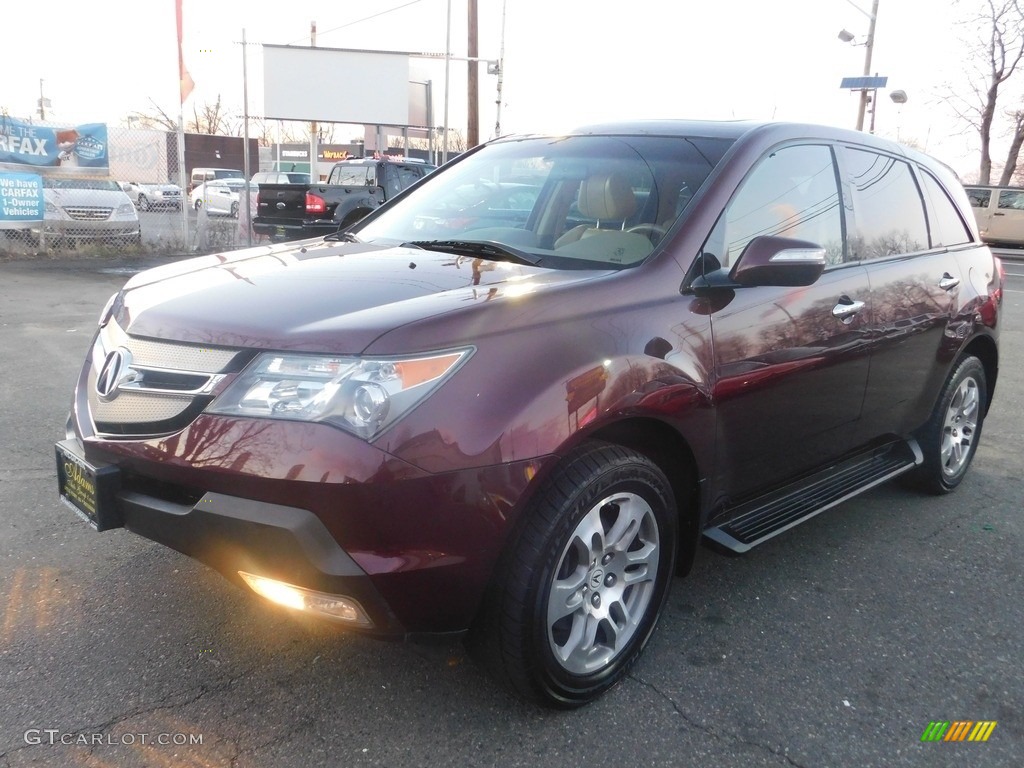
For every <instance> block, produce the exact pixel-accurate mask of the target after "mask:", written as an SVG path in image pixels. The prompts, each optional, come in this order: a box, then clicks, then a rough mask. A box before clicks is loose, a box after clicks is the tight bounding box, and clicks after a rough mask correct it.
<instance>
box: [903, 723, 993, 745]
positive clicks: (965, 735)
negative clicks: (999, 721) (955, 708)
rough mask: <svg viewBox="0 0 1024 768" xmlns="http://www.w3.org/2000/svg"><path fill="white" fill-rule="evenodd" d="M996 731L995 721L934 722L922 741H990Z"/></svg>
mask: <svg viewBox="0 0 1024 768" xmlns="http://www.w3.org/2000/svg"><path fill="white" fill-rule="evenodd" d="M995 729H996V721H995V720H979V721H977V722H975V721H973V720H954V721H953V722H950V721H949V720H933V721H932V722H930V723H928V727H927V728H925V729H924V733H922V734H921V741H988V737H989V736H991V735H992V731H994V730H995Z"/></svg>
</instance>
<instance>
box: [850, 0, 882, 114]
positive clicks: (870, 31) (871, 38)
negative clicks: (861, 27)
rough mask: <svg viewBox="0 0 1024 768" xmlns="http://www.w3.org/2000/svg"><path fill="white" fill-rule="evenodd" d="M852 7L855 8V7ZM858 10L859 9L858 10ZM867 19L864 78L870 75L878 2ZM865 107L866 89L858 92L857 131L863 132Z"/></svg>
mask: <svg viewBox="0 0 1024 768" xmlns="http://www.w3.org/2000/svg"><path fill="white" fill-rule="evenodd" d="M851 4H852V3H851ZM854 7H855V8H856V6H854ZM858 10H860V9H859V8H858ZM862 12H863V11H862ZM868 18H869V19H870V20H871V23H870V24H869V25H868V39H867V42H866V43H865V44H864V77H869V76H870V75H871V50H872V48H874V46H875V22H876V21H877V20H878V0H873V2H872V3H871V15H870V16H869V17H868ZM867 106H868V89H867V88H863V89H861V92H860V104H859V105H858V107H857V130H858V131H863V130H864V113H865V112H866V111H867Z"/></svg>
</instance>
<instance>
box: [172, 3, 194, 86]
mask: <svg viewBox="0 0 1024 768" xmlns="http://www.w3.org/2000/svg"><path fill="white" fill-rule="evenodd" d="M181 2H182V0H174V17H175V21H176V22H177V25H178V81H179V85H180V87H181V103H182V104H184V103H185V99H187V98H188V95H189V94H190V93H192V89H193V88H195V86H196V84H195V82H194V81H193V80H192V75H190V74H189V73H188V70H187V69H186V68H185V55H184V53H183V52H182V50H181Z"/></svg>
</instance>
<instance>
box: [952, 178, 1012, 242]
mask: <svg viewBox="0 0 1024 768" xmlns="http://www.w3.org/2000/svg"><path fill="white" fill-rule="evenodd" d="M964 189H966V190H967V197H968V198H969V199H970V201H971V210H973V211H974V218H975V219H977V221H978V230H979V231H980V232H981V239H982V240H984V241H985V242H987V243H1006V244H1012V245H1024V187H984V186H965V187H964Z"/></svg>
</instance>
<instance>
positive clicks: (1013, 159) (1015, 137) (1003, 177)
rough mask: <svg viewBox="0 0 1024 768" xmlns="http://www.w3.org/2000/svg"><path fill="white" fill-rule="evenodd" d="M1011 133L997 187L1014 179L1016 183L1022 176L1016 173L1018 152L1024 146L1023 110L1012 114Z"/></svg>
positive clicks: (1005, 184) (1003, 185)
mask: <svg viewBox="0 0 1024 768" xmlns="http://www.w3.org/2000/svg"><path fill="white" fill-rule="evenodd" d="M1012 117H1013V131H1012V132H1011V138H1010V148H1009V149H1008V150H1007V151H1006V163H1005V164H1004V165H1003V172H1002V174H1000V176H999V186H1001V187H1005V186H1008V185H1009V184H1010V182H1011V181H1014V180H1015V179H1016V181H1017V183H1020V182H1021V181H1022V180H1024V179H1022V178H1021V177H1022V176H1024V174H1018V173H1017V167H1018V165H1019V159H1020V150H1021V147H1022V146H1024V109H1018V110H1017V111H1016V112H1014V113H1013V115H1012Z"/></svg>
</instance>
